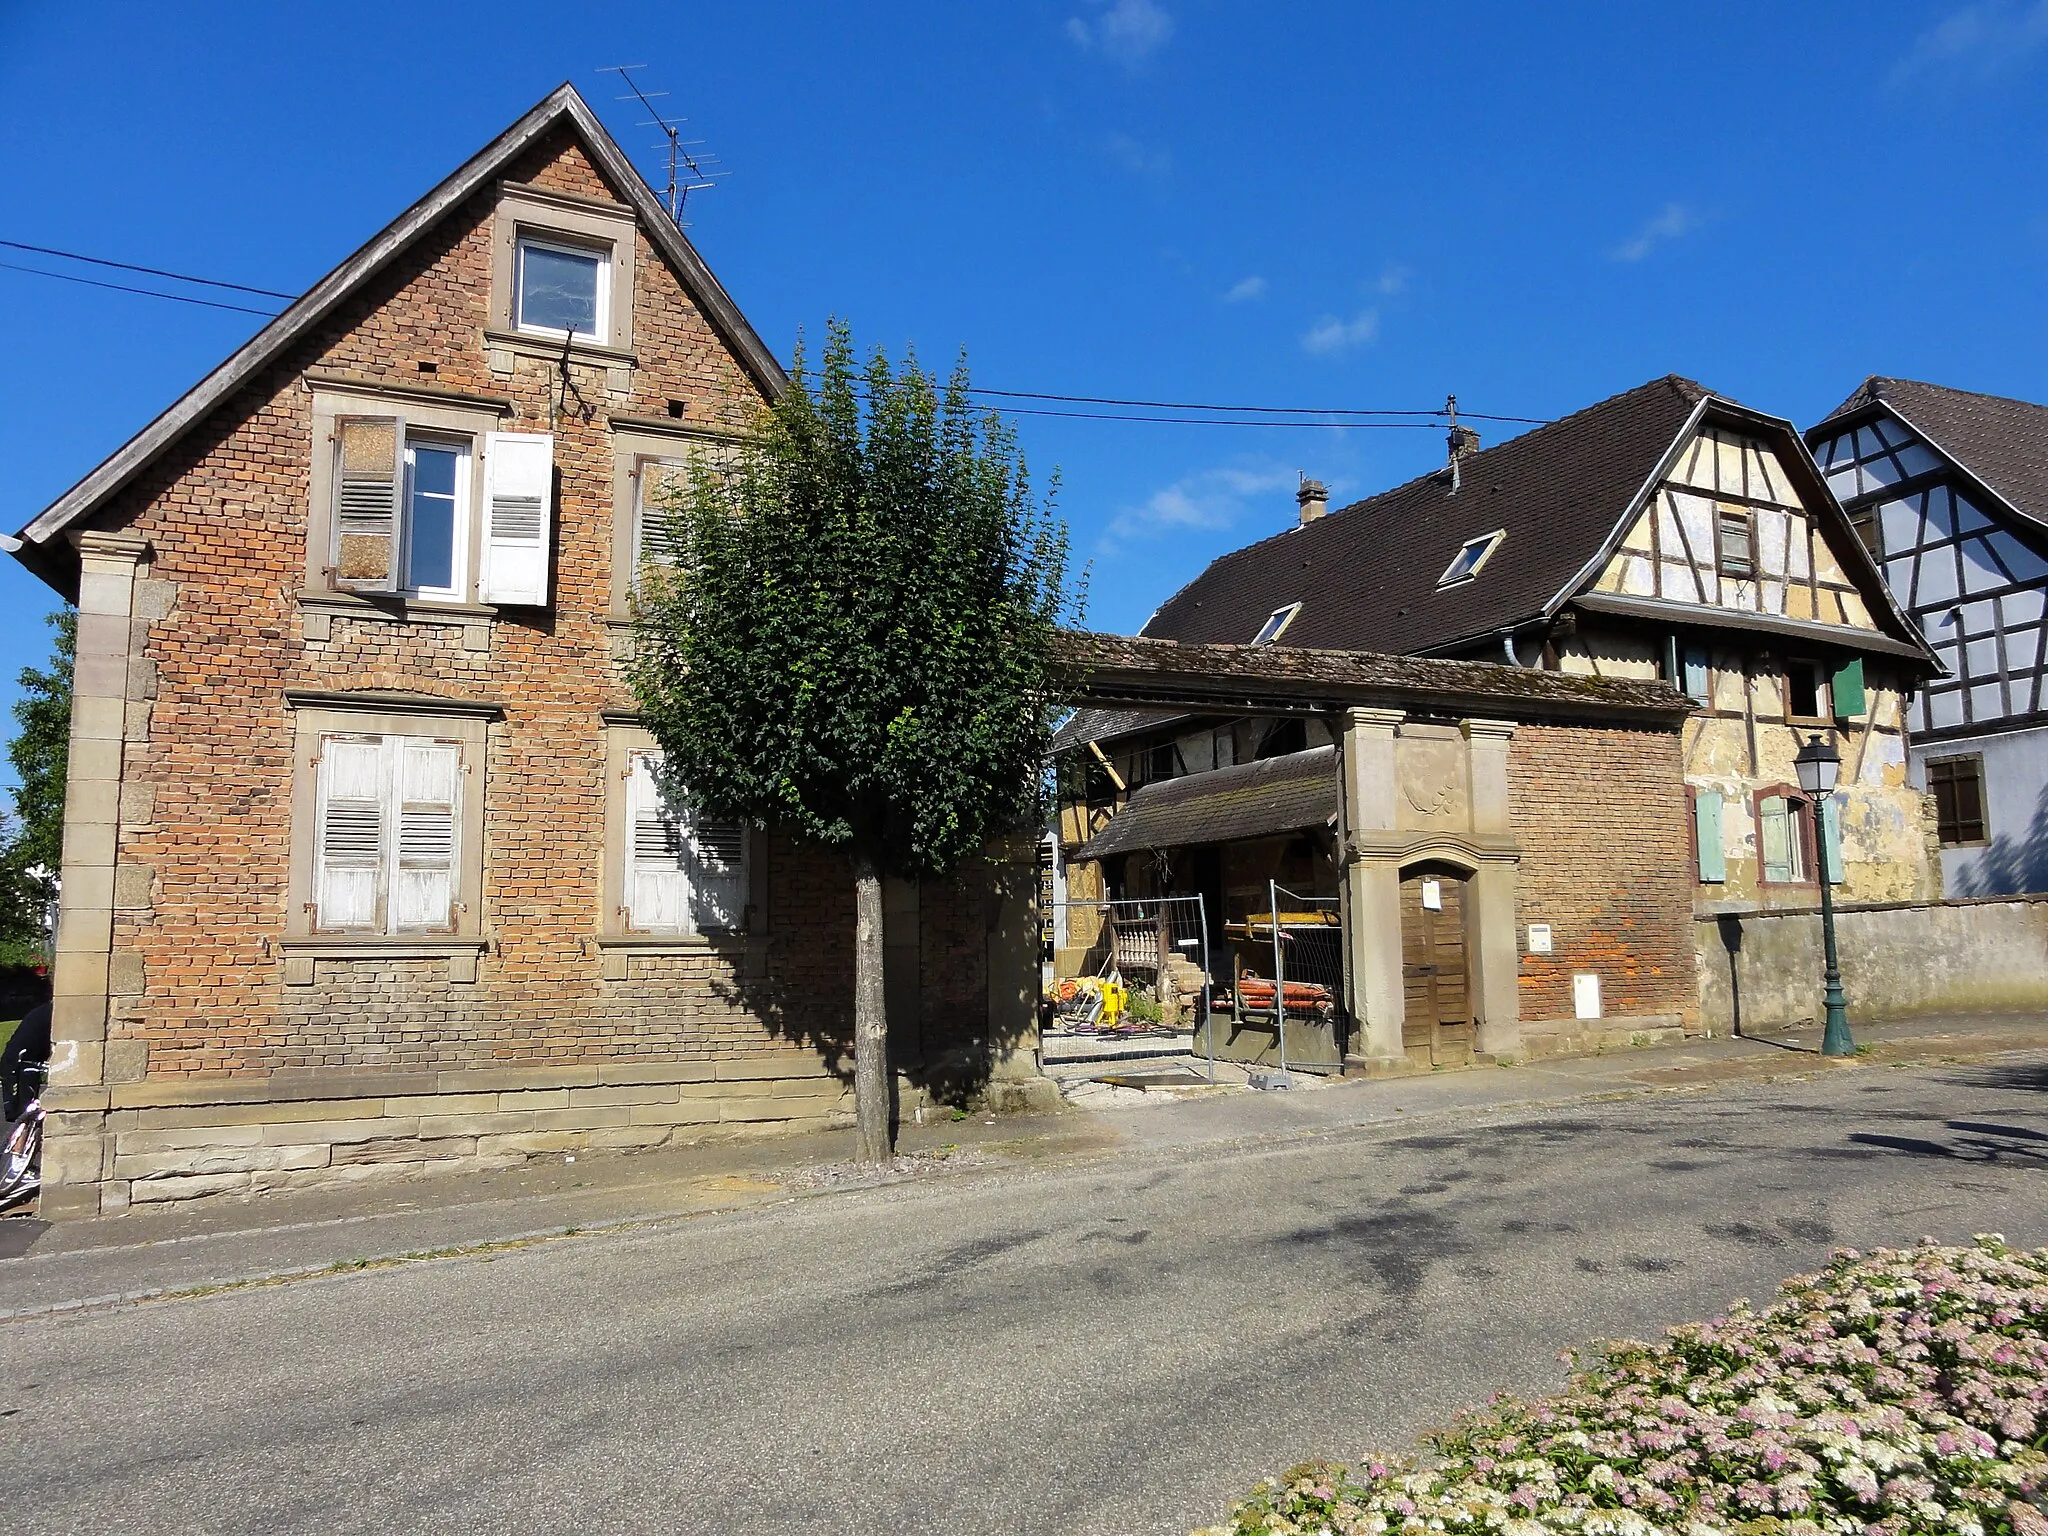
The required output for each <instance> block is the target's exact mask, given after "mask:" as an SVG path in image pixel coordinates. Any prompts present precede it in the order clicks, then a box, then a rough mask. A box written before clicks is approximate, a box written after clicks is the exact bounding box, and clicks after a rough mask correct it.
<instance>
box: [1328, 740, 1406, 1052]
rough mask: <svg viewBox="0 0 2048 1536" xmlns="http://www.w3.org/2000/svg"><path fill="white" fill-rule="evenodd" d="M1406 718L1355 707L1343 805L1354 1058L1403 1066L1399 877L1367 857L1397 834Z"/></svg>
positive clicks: (1380, 859)
mask: <svg viewBox="0 0 2048 1536" xmlns="http://www.w3.org/2000/svg"><path fill="white" fill-rule="evenodd" d="M1406 718H1407V715H1406V712H1405V711H1402V710H1398V709H1371V708H1365V707H1356V706H1355V707H1353V708H1351V709H1348V710H1346V711H1345V720H1344V735H1343V742H1342V755H1341V763H1342V770H1341V771H1342V775H1343V777H1342V784H1341V786H1340V789H1341V793H1340V805H1341V811H1342V825H1343V829H1344V842H1343V857H1344V919H1345V927H1346V929H1347V930H1348V931H1347V932H1346V933H1345V936H1344V942H1345V949H1346V953H1345V959H1346V962H1347V963H1346V966H1345V976H1346V979H1347V981H1348V983H1349V991H1350V996H1349V997H1347V998H1346V999H1345V1002H1346V1004H1347V1005H1348V1006H1349V1008H1350V1010H1351V1019H1352V1023H1353V1024H1354V1025H1355V1026H1356V1029H1357V1033H1356V1036H1355V1038H1354V1040H1353V1042H1352V1051H1351V1054H1353V1055H1357V1056H1363V1057H1366V1058H1367V1059H1368V1060H1383V1061H1384V1060H1395V1059H1402V1058H1405V1055H1406V1050H1405V1047H1404V1046H1403V1044H1402V1040H1401V1025H1402V1021H1403V1018H1404V1016H1405V1010H1404V1008H1403V1005H1402V1000H1401V871H1400V867H1399V864H1398V863H1397V862H1396V861H1395V860H1392V859H1389V858H1387V857H1385V856H1383V855H1376V854H1374V853H1372V852H1369V851H1368V849H1369V848H1370V846H1371V845H1372V844H1373V843H1374V842H1376V841H1379V840H1381V839H1379V838H1376V837H1375V834H1387V833H1391V832H1392V831H1393V830H1394V823H1395V817H1396V809H1395V802H1394V796H1395V790H1396V788H1397V786H1398V783H1399V775H1398V773H1397V771H1396V768H1395V757H1394V752H1395V737H1396V736H1397V735H1398V733H1399V731H1400V727H1401V722H1402V721H1403V720H1405V719H1406Z"/></svg>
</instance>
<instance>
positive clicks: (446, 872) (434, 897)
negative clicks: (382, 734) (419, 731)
mask: <svg viewBox="0 0 2048 1536" xmlns="http://www.w3.org/2000/svg"><path fill="white" fill-rule="evenodd" d="M391 741H392V747H393V749H394V753H395V756H396V763H395V765H394V779H395V781H396V783H395V794H394V796H393V798H394V799H395V800H396V801H397V803H398V814H397V817H396V821H397V825H398V835H397V838H396V848H395V849H394V854H395V857H394V858H393V861H392V870H391V902H392V914H391V926H392V927H393V928H394V929H396V930H398V931H400V932H415V933H417V932H421V931H434V932H445V931H448V930H452V929H453V928H454V927H455V911H454V908H455V853H456V843H457V841H458V837H457V827H458V825H459V821H460V817H459V812H460V809H461V800H462V748H461V746H460V745H459V744H458V743H456V742H452V741H432V740H428V739H426V738H424V737H416V736H398V737H393V738H391Z"/></svg>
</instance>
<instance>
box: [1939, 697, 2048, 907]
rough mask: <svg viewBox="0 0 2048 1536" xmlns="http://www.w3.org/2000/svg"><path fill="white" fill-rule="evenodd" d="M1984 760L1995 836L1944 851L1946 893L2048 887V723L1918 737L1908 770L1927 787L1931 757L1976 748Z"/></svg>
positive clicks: (2004, 892)
mask: <svg viewBox="0 0 2048 1536" xmlns="http://www.w3.org/2000/svg"><path fill="white" fill-rule="evenodd" d="M1972 752H1974V753H1978V754H1981V755H1982V757H1983V759H1984V800H1985V806H1984V816H1985V821H1986V822H1987V823H1988V825H1987V827H1986V831H1988V832H1989V834H1990V842H1989V843H1988V844H1987V845H1986V846H1983V847H1975V848H1944V849H1942V851H1941V876H1942V891H1943V893H1944V894H1945V895H1947V896H1950V897H1962V896H2009V895H2013V894H2015V893H2018V892H2022V891H2048V726H2036V727H2034V728H2033V729H2031V730H2021V731H1999V732H1995V733H1989V734H1985V735H1982V736H1969V737H1956V738H1952V739H1950V740H1945V741H1941V742H1927V743H1917V742H1916V743H1915V744H1914V745H1913V747H1912V750H1911V751H1910V753H1909V754H1908V763H1909V773H1910V775H1911V777H1912V781H1913V783H1914V785H1915V786H1916V787H1918V788H1922V789H1924V788H1926V786H1927V770H1926V767H1925V764H1926V761H1927V759H1928V758H1930V757H1959V756H1965V755H1967V754H1969V753H1972Z"/></svg>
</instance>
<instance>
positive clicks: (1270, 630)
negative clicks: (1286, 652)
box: [1240, 601, 1301, 645]
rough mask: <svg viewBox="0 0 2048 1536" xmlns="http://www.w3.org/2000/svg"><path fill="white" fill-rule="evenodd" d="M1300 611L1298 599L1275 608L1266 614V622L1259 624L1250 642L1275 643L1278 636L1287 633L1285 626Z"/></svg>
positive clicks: (1258, 643) (1257, 643) (1291, 621)
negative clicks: (1257, 630)
mask: <svg viewBox="0 0 2048 1536" xmlns="http://www.w3.org/2000/svg"><path fill="white" fill-rule="evenodd" d="M1300 612H1301V604H1300V602H1298V601H1296V602H1292V603H1288V604H1287V605H1286V606H1284V607H1281V608H1275V609H1274V610H1273V611H1272V612H1271V613H1269V614H1267V615H1266V622H1265V623H1263V624H1261V625H1260V626H1259V632H1258V633H1257V634H1256V635H1254V636H1252V644H1253V645H1277V644H1278V643H1279V640H1280V637H1281V636H1282V635H1284V634H1286V633H1287V626H1288V625H1290V624H1292V623H1293V622H1294V616H1295V615H1296V614H1298V613H1300ZM1240 633H1242V631H1240Z"/></svg>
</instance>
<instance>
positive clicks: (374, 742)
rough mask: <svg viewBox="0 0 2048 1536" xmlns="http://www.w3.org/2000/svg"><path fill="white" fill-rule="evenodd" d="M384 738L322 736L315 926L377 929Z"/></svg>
mask: <svg viewBox="0 0 2048 1536" xmlns="http://www.w3.org/2000/svg"><path fill="white" fill-rule="evenodd" d="M387 782H388V775H387V774H386V772H385V754H384V743H383V741H382V740H381V739H380V738H378V737H375V736H369V737H362V736H353V737H351V736H323V737H322V738H321V739H320V772H319V802H320V804H319V811H318V815H317V823H318V828H319V831H318V836H317V846H316V847H315V848H314V850H313V857H314V896H313V901H314V915H313V926H314V927H315V928H322V929H334V928H348V929H376V928H379V927H381V926H382V925H381V924H380V922H379V921H378V905H379V902H378V887H379V885H380V884H381V883H382V879H383V874H384V789H385V785H386V783H387Z"/></svg>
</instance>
